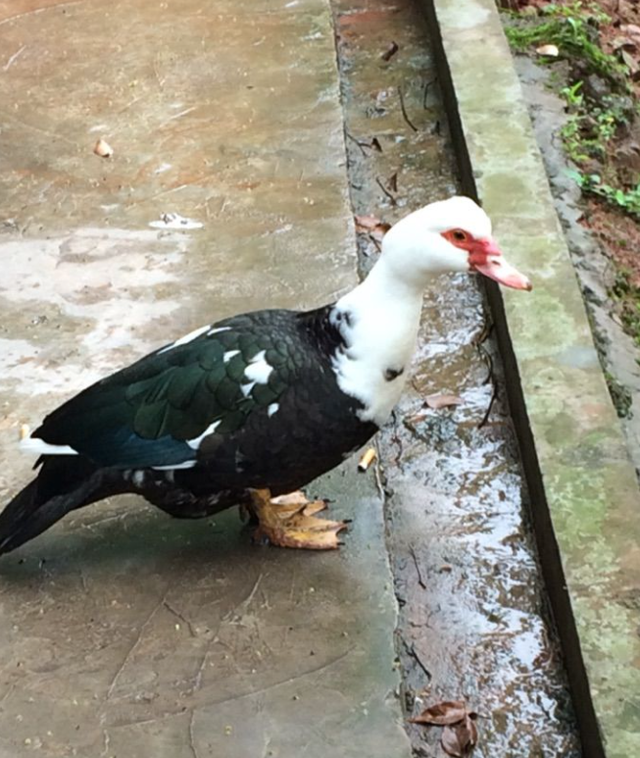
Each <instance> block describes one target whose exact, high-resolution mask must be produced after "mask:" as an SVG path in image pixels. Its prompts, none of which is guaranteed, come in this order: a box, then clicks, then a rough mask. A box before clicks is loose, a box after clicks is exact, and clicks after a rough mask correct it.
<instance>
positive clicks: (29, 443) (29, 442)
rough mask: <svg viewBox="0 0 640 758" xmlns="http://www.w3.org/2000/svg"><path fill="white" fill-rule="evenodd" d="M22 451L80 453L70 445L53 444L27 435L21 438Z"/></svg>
mask: <svg viewBox="0 0 640 758" xmlns="http://www.w3.org/2000/svg"><path fill="white" fill-rule="evenodd" d="M20 451H21V452H23V453H35V454H36V455H78V451H77V450H74V449H73V448H72V447H70V446H69V445H52V444H50V443H49V442H45V441H44V440H41V439H39V438H38V437H25V438H24V439H22V440H20Z"/></svg>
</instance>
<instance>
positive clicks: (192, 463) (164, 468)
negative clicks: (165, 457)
mask: <svg viewBox="0 0 640 758" xmlns="http://www.w3.org/2000/svg"><path fill="white" fill-rule="evenodd" d="M197 462H198V461H182V463H172V464H171V465H170V466H150V467H149V468H152V469H153V470H154V471H175V470H176V469H179V468H193V467H194V466H195V465H196V463H197Z"/></svg>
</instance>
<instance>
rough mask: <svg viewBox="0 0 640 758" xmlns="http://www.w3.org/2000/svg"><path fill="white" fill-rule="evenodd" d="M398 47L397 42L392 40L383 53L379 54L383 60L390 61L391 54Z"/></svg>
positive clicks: (392, 54)
mask: <svg viewBox="0 0 640 758" xmlns="http://www.w3.org/2000/svg"><path fill="white" fill-rule="evenodd" d="M398 50H399V47H398V45H397V43H395V42H392V43H391V44H390V45H389V47H388V48H387V49H386V51H385V52H384V53H382V55H381V56H380V57H381V58H382V60H383V61H390V60H391V59H392V58H393V56H394V55H395V54H396V53H397V52H398Z"/></svg>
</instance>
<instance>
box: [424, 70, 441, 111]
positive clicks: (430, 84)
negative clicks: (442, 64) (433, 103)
mask: <svg viewBox="0 0 640 758" xmlns="http://www.w3.org/2000/svg"><path fill="white" fill-rule="evenodd" d="M437 81H438V77H437V76H434V77H433V79H429V81H428V82H425V84H424V95H423V96H422V108H423V110H425V111H426V110H427V100H428V99H429V90H430V89H431V87H433V85H434V84H435V83H436V82H437Z"/></svg>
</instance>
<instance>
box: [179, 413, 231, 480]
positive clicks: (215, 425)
mask: <svg viewBox="0 0 640 758" xmlns="http://www.w3.org/2000/svg"><path fill="white" fill-rule="evenodd" d="M221 422H222V419H220V418H219V419H218V420H217V421H214V422H213V424H209V426H208V427H207V428H206V429H205V430H204V432H202V434H201V435H200V436H198V437H194V438H193V439H192V440H187V445H189V447H190V448H192V449H193V450H198V449H199V447H200V444H201V443H202V440H203V439H204V438H205V437H208V436H209V435H210V434H213V433H214V432H215V430H216V429H217V428H218V427H219V426H220V424H221ZM188 462H189V463H191V461H188ZM192 463H193V465H194V466H195V464H196V462H195V461H193V462H192ZM167 468H179V466H168V467H167ZM185 468H187V467H185Z"/></svg>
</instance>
